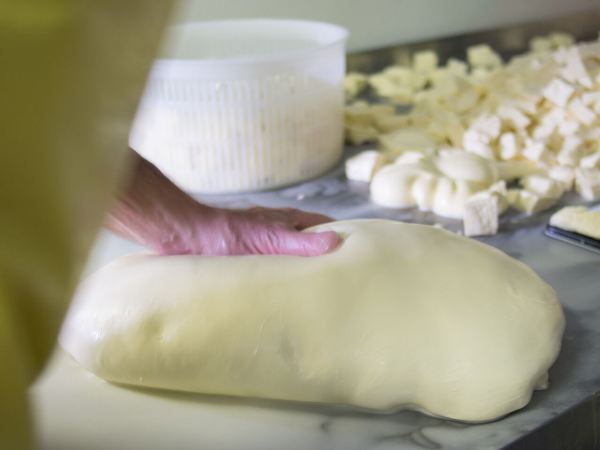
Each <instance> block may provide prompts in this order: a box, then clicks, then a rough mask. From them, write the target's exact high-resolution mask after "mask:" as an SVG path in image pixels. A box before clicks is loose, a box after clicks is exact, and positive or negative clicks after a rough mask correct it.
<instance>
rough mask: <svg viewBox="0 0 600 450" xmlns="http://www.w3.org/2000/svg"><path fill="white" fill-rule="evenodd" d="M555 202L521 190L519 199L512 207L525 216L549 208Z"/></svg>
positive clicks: (549, 198) (555, 200) (554, 199)
mask: <svg viewBox="0 0 600 450" xmlns="http://www.w3.org/2000/svg"><path fill="white" fill-rule="evenodd" d="M556 202H557V199H556V198H551V197H540V196H539V195H537V194H535V193H533V192H529V191H527V190H525V189H522V190H520V191H519V197H518V199H517V201H516V202H515V203H514V204H513V206H515V207H516V208H517V209H520V210H521V211H523V212H526V213H527V214H535V213H538V212H541V211H544V210H546V209H548V208H550V207H551V206H552V205H554V204H555V203H556Z"/></svg>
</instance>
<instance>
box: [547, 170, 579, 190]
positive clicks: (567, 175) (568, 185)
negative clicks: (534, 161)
mask: <svg viewBox="0 0 600 450" xmlns="http://www.w3.org/2000/svg"><path fill="white" fill-rule="evenodd" d="M548 176H549V177H550V178H552V179H553V180H556V181H558V182H560V183H562V185H563V187H564V189H565V191H570V190H571V189H573V183H574V181H575V169H573V168H572V167H568V166H554V167H552V168H550V170H549V171H548Z"/></svg>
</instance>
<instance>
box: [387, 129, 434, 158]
mask: <svg viewBox="0 0 600 450" xmlns="http://www.w3.org/2000/svg"><path fill="white" fill-rule="evenodd" d="M379 142H380V143H381V146H382V147H383V148H384V149H385V150H387V151H389V152H391V153H392V154H400V153H402V152H405V151H411V150H412V151H419V152H431V151H433V149H435V147H436V142H435V140H433V139H432V138H431V136H430V135H429V134H428V133H426V132H424V131H423V130H421V129H419V128H400V129H398V130H395V131H392V132H391V133H387V134H384V135H381V136H379Z"/></svg>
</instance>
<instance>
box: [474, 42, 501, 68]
mask: <svg viewBox="0 0 600 450" xmlns="http://www.w3.org/2000/svg"><path fill="white" fill-rule="evenodd" d="M467 60H468V61H469V64H470V65H471V67H474V68H483V69H495V68H497V67H500V66H501V65H502V58H500V55H498V53H496V52H495V51H494V50H492V48H491V47H490V46H489V45H486V44H481V45H475V46H473V47H469V48H468V49H467Z"/></svg>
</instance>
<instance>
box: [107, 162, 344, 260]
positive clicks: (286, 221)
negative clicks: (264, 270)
mask: <svg viewBox="0 0 600 450" xmlns="http://www.w3.org/2000/svg"><path fill="white" fill-rule="evenodd" d="M132 153H134V152H132ZM133 157H134V158H135V161H134V164H133V170H132V174H131V177H130V182H129V183H128V185H127V186H126V187H125V188H124V189H123V190H122V192H121V193H120V194H119V196H118V199H117V201H116V204H115V206H114V208H113V209H112V211H111V212H110V213H109V217H108V220H107V226H108V228H109V229H111V230H112V231H114V232H115V233H117V234H119V235H121V236H123V237H125V238H128V239H131V240H134V241H136V242H138V243H140V244H142V245H144V246H146V247H148V248H150V249H152V250H153V251H155V252H157V253H159V254H162V255H172V254H194V255H197V254H201V255H243V254H288V255H300V256H317V255H320V254H323V253H326V252H329V251H330V250H332V249H334V248H335V247H336V246H337V245H338V244H339V242H340V239H339V237H338V236H337V235H336V234H335V233H333V232H321V233H301V232H300V230H302V229H304V228H308V227H311V226H313V225H318V224H321V223H324V222H328V221H330V220H331V219H330V218H329V217H326V216H323V215H321V214H315V213H308V212H304V211H300V210H296V209H289V208H286V209H270V208H252V209H248V210H228V209H221V208H213V207H210V206H207V205H203V204H200V203H198V202H196V201H195V200H194V199H193V198H191V197H190V196H189V195H187V194H185V193H184V192H183V191H181V190H180V189H179V188H178V187H177V186H176V185H175V184H173V183H172V182H171V181H170V180H169V179H168V178H167V177H165V176H164V175H163V174H162V173H161V172H160V171H159V170H158V169H157V168H156V167H155V166H153V165H152V164H151V163H149V162H148V161H146V160H144V159H143V158H141V157H140V156H138V155H137V154H136V153H134V156H133Z"/></svg>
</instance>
